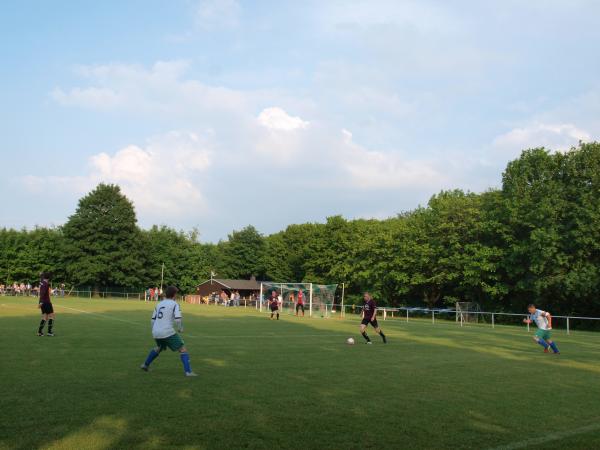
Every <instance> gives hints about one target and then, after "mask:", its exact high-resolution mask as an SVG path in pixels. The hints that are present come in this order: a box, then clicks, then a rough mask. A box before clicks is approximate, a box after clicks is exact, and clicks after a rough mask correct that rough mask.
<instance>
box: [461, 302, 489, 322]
mask: <svg viewBox="0 0 600 450" xmlns="http://www.w3.org/2000/svg"><path fill="white" fill-rule="evenodd" d="M480 313H481V308H480V307H479V303H476V302H456V321H457V322H460V326H461V327H462V326H463V324H465V323H478V322H479V318H480V316H481V314H480ZM482 319H483V318H482Z"/></svg>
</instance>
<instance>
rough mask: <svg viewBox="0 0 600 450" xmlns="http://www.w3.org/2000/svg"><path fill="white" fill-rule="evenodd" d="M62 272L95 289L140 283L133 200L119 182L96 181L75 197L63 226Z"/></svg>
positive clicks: (138, 235)
mask: <svg viewBox="0 0 600 450" xmlns="http://www.w3.org/2000/svg"><path fill="white" fill-rule="evenodd" d="M63 236H64V239H65V256H66V259H65V260H66V272H67V274H68V277H69V280H71V282H72V283H74V284H75V285H79V286H81V285H86V286H92V287H94V288H95V289H107V288H130V289H131V288H134V287H137V288H139V287H141V286H143V284H144V265H143V262H142V255H143V253H142V246H141V239H140V230H139V229H138V226H137V219H136V215H135V210H134V208H133V204H132V203H131V202H130V201H129V200H128V199H127V198H126V197H125V196H124V195H123V194H122V193H121V189H120V188H119V186H116V185H111V184H100V185H98V186H97V187H96V188H95V189H94V190H93V191H92V192H90V193H89V194H88V195H86V196H85V197H83V198H82V199H80V200H79V204H78V206H77V210H76V211H75V213H74V214H73V215H72V216H71V217H69V220H68V221H67V223H66V224H65V225H64V227H63Z"/></svg>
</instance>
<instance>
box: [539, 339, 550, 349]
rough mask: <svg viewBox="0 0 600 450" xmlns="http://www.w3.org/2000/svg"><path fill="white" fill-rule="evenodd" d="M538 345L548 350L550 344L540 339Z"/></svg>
mask: <svg viewBox="0 0 600 450" xmlns="http://www.w3.org/2000/svg"><path fill="white" fill-rule="evenodd" d="M537 343H538V344H540V345H541V346H542V347H544V349H546V348H548V344H547V343H546V341H545V340H543V339H540V340H539V341H537Z"/></svg>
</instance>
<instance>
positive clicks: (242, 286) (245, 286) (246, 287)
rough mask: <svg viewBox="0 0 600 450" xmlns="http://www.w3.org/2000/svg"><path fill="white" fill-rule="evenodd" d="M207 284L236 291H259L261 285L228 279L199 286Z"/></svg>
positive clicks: (201, 284) (207, 282)
mask: <svg viewBox="0 0 600 450" xmlns="http://www.w3.org/2000/svg"><path fill="white" fill-rule="evenodd" d="M206 284H219V285H221V286H222V287H224V288H226V289H235V290H238V291H258V290H259V289H260V283H259V282H258V281H256V280H231V279H226V278H213V279H212V280H206V281H205V282H204V283H200V284H199V285H198V286H203V285H206Z"/></svg>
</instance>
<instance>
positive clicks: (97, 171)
mask: <svg viewBox="0 0 600 450" xmlns="http://www.w3.org/2000/svg"><path fill="white" fill-rule="evenodd" d="M211 163H212V150H211V146H210V144H209V143H207V142H206V141H204V140H203V139H201V138H200V137H199V136H198V135H196V134H194V133H188V132H177V131H173V132H170V133H167V134H166V135H163V136H159V137H155V138H153V139H150V140H149V142H148V143H147V145H146V146H144V147H139V146H137V145H129V146H127V147H124V148H122V149H120V150H118V151H117V152H115V153H114V154H109V153H104V152H103V153H99V154H96V155H93V156H91V157H90V158H89V164H88V170H87V174H86V175H84V176H72V177H69V176H63V177H56V176H48V177H39V176H27V177H25V178H24V179H23V183H24V185H25V186H26V188H28V189H29V190H31V191H34V192H41V191H44V190H61V191H68V192H75V193H77V194H79V195H81V194H84V193H85V192H87V191H89V190H91V189H93V188H94V186H96V185H97V184H98V183H100V182H105V183H115V184H118V185H119V186H121V188H122V190H123V192H124V194H125V195H127V196H128V197H129V198H130V199H131V200H132V201H133V202H134V204H135V207H136V210H137V211H138V213H139V214H140V217H141V219H142V220H143V221H146V222H148V223H156V222H158V221H160V219H161V217H160V216H163V215H178V216H181V215H183V214H185V213H186V212H187V211H189V210H190V208H194V209H196V210H198V209H203V207H204V206H205V199H204V197H203V195H202V191H201V189H200V187H199V185H198V183H197V181H196V179H197V177H198V176H199V175H201V174H202V173H203V172H205V171H206V169H208V167H209V166H210V165H211Z"/></svg>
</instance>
